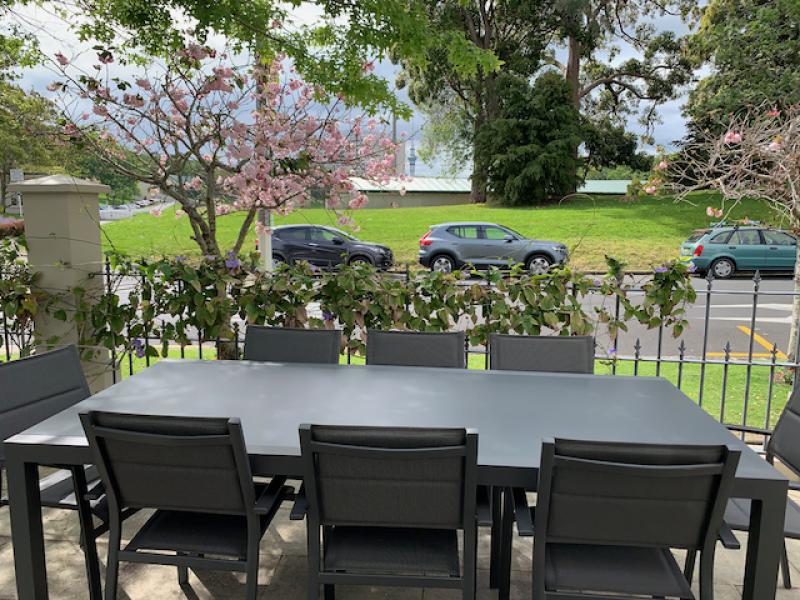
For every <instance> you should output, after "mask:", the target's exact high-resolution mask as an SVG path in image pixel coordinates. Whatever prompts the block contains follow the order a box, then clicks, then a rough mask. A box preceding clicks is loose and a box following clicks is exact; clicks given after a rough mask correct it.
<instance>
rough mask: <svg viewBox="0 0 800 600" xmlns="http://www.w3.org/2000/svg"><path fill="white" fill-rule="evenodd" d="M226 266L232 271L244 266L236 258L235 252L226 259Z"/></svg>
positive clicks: (231, 252)
mask: <svg viewBox="0 0 800 600" xmlns="http://www.w3.org/2000/svg"><path fill="white" fill-rule="evenodd" d="M225 266H226V267H227V268H228V269H229V270H231V271H235V270H236V269H238V268H239V267H241V266H242V263H241V262H240V261H239V259H238V258H236V253H235V252H234V251H233V250H231V251H230V252H228V258H226V259H225Z"/></svg>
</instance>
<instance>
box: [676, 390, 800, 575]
mask: <svg viewBox="0 0 800 600" xmlns="http://www.w3.org/2000/svg"><path fill="white" fill-rule="evenodd" d="M776 458H777V459H778V460H779V461H780V462H781V463H782V464H783V465H784V466H786V468H788V469H789V470H790V471H791V472H792V473H794V474H795V475H796V476H797V477H800V383H796V384H795V386H794V389H793V390H792V393H791V395H790V396H789V401H788V402H787V403H786V406H785V407H784V409H783V412H782V413H781V416H780V417H779V418H778V422H777V423H776V424H775V430H774V431H773V432H772V436H771V437H770V440H769V443H768V444H767V454H766V460H767V462H768V463H770V464H773V463H774V462H775V459H776ZM789 489H790V490H795V491H800V483H798V482H797V481H790V482H789ZM784 523H785V524H784V532H783V534H784V540H783V546H782V550H781V562H780V569H781V574H782V575H783V587H785V588H786V589H791V587H792V577H791V575H790V569H789V558H788V556H787V554H786V539H785V538H790V539H794V540H798V539H800V506H799V505H798V504H797V503H796V502H795V501H794V500H792V499H791V498H787V499H786V519H785V521H784ZM725 524H726V525H727V526H728V527H730V528H731V529H733V530H737V531H747V530H748V529H749V528H750V500H747V499H745V498H731V499H730V501H729V502H728V508H727V510H726V511H725ZM729 547H732V546H729ZM737 547H738V546H737ZM694 560H695V557H694V556H693V555H691V554H690V555H689V561H690V563H692V564H693V563H694Z"/></svg>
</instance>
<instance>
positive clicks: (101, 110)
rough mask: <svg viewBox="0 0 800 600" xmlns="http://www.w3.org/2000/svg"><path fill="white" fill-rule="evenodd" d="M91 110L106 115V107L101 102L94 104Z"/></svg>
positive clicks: (99, 114)
mask: <svg viewBox="0 0 800 600" xmlns="http://www.w3.org/2000/svg"><path fill="white" fill-rule="evenodd" d="M92 112H93V113H94V114H96V115H98V116H100V117H107V116H108V109H107V108H106V107H105V106H103V105H102V104H95V105H94V106H92Z"/></svg>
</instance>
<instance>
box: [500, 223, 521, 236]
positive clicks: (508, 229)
mask: <svg viewBox="0 0 800 600" xmlns="http://www.w3.org/2000/svg"><path fill="white" fill-rule="evenodd" d="M500 227H502V228H503V229H505V230H506V231H510V232H511V233H513V234H514V235H516V236H517V237H519V238H522V239H525V236H524V235H522V234H521V233H520V232H519V231H514V230H513V229H511V227H506V226H505V225H501V226H500Z"/></svg>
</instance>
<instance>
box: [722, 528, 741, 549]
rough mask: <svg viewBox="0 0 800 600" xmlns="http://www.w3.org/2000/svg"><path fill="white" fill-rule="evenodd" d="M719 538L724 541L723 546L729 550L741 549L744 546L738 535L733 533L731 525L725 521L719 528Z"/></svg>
mask: <svg viewBox="0 0 800 600" xmlns="http://www.w3.org/2000/svg"><path fill="white" fill-rule="evenodd" d="M717 538H718V539H719V541H720V542H722V546H723V547H724V548H727V549H728V550H739V548H741V547H742V545H741V544H740V543H739V540H738V539H737V538H736V535H735V534H734V533H733V530H732V529H731V526H730V525H728V524H727V523H726V522H725V521H723V522H722V527H720V528H719V533H718V534H717Z"/></svg>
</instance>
